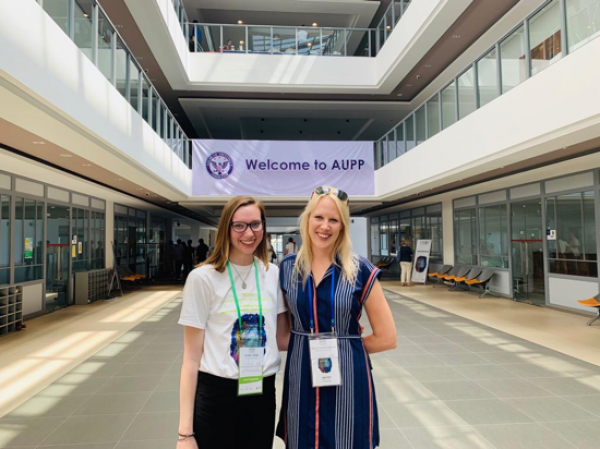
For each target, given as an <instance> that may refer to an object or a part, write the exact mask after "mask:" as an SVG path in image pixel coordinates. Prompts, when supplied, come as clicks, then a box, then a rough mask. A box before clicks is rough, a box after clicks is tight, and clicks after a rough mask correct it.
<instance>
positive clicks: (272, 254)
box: [267, 234, 277, 263]
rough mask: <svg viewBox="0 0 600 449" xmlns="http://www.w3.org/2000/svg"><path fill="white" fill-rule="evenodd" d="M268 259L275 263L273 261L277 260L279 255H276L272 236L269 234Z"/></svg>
mask: <svg viewBox="0 0 600 449" xmlns="http://www.w3.org/2000/svg"><path fill="white" fill-rule="evenodd" d="M267 259H268V260H269V262H271V263H274V262H273V259H275V260H277V254H275V248H273V243H272V242H271V234H267Z"/></svg>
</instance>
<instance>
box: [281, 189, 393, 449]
mask: <svg viewBox="0 0 600 449" xmlns="http://www.w3.org/2000/svg"><path fill="white" fill-rule="evenodd" d="M348 202H349V200H348V195H347V194H346V193H345V192H343V191H341V190H338V189H335V188H333V187H327V186H322V187H318V188H317V189H315V190H314V192H313V194H312V196H311V199H310V201H309V202H308V205H307V206H306V208H305V209H304V212H303V213H302V215H301V216H300V232H301V234H302V242H304V244H303V245H302V247H301V248H300V251H299V252H298V254H297V255H296V254H292V255H290V256H287V257H286V258H285V259H284V260H283V261H282V263H281V265H280V285H281V288H282V290H283V292H284V295H285V296H286V298H287V303H288V305H289V308H290V312H291V319H292V330H291V336H290V340H289V347H288V355H287V363H286V367H285V381H284V390H283V403H282V409H281V416H280V419H279V424H278V427H277V436H279V437H280V438H281V439H283V441H284V442H285V444H286V448H289V449H305V448H321V449H329V448H336V447H343V448H347V449H372V448H375V447H377V446H378V445H379V423H378V416H377V403H376V401H375V389H374V383H373V378H372V376H371V363H370V360H369V354H373V353H376V352H381V351H386V350H389V349H393V348H395V347H396V327H395V324H394V319H393V317H392V313H391V311H390V308H389V306H388V304H387V302H386V299H385V297H384V295H383V290H382V289H381V286H380V284H379V281H378V280H377V279H378V278H379V276H380V274H381V272H380V270H379V269H378V268H376V267H375V266H374V265H373V264H371V263H370V262H369V261H368V260H367V259H365V258H363V257H359V256H357V255H355V254H353V253H352V244H351V241H350V230H349V223H350V213H349V209H348ZM363 309H364V310H366V312H367V316H368V318H369V324H370V327H371V329H372V330H373V332H372V333H371V334H370V335H366V336H364V337H363V336H361V325H360V322H359V320H360V317H361V315H362V313H363Z"/></svg>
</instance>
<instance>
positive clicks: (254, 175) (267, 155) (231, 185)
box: [192, 140, 375, 196]
mask: <svg viewBox="0 0 600 449" xmlns="http://www.w3.org/2000/svg"><path fill="white" fill-rule="evenodd" d="M192 157H193V165H192V167H193V181H192V193H193V195H195V196H205V195H240V194H248V195H308V194H310V193H311V192H312V190H313V189H314V188H315V187H318V186H320V185H331V186H334V187H337V188H339V189H341V190H344V191H345V192H347V193H348V194H350V195H373V193H374V183H375V173H374V168H373V143H372V142H308V141H304V142H300V141H264V140H194V141H192Z"/></svg>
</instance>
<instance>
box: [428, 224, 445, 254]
mask: <svg viewBox="0 0 600 449" xmlns="http://www.w3.org/2000/svg"><path fill="white" fill-rule="evenodd" d="M428 218H429V238H431V263H443V262H444V236H443V221H442V215H441V213H440V214H437V215H431V216H430V217H428Z"/></svg>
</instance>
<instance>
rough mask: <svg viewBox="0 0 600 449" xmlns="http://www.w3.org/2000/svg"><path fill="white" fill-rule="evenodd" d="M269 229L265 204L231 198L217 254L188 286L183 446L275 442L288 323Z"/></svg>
mask: <svg viewBox="0 0 600 449" xmlns="http://www.w3.org/2000/svg"><path fill="white" fill-rule="evenodd" d="M264 227H265V209H264V207H263V205H262V204H261V203H260V202H258V201H256V200H254V199H253V198H251V197H248V196H237V197H235V198H233V199H231V200H230V201H229V202H228V203H227V205H226V206H225V208H224V209H223V213H222V215H221V219H220V221H219V226H218V229H217V238H216V243H215V249H214V251H213V253H212V254H211V256H210V257H209V258H208V259H207V260H206V261H205V262H203V263H201V264H200V265H199V266H198V267H197V268H196V269H194V270H193V271H192V272H191V273H190V275H189V277H188V279H187V282H186V284H185V288H184V291H183V307H182V310H181V317H180V320H179V324H182V325H183V326H185V327H184V352H183V365H182V369H181V384H180V418H179V439H178V444H177V447H178V448H179V449H182V448H190V449H196V448H198V447H200V449H216V448H219V449H229V448H235V449H238V448H240V447H255V448H257V449H271V448H272V446H273V435H274V429H275V374H276V373H277V371H278V370H279V364H280V362H281V359H280V356H279V351H278V342H281V343H282V344H284V345H285V344H287V340H288V339H289V327H288V321H287V319H288V317H287V314H286V313H285V312H286V310H287V309H286V307H285V303H284V300H283V296H282V294H281V290H280V289H279V287H278V278H279V269H278V268H277V267H276V266H275V265H272V264H270V263H269V260H268V256H267V242H266V240H265V239H264V233H265V230H264ZM278 327H279V328H280V329H281V330H282V332H283V334H285V333H286V332H285V330H286V329H288V331H287V335H285V337H281V336H280V337H278V336H277V334H276V329H277V328H278ZM249 445H250V446H249Z"/></svg>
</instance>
